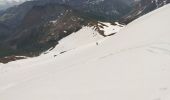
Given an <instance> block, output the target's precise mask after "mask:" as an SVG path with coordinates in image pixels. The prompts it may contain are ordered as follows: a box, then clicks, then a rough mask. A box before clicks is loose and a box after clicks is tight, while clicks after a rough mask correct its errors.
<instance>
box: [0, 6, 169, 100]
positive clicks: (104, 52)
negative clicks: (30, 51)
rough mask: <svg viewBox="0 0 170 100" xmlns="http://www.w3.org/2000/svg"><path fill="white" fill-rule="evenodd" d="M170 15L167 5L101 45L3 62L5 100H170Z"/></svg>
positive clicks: (0, 98)
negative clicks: (7, 62)
mask: <svg viewBox="0 0 170 100" xmlns="http://www.w3.org/2000/svg"><path fill="white" fill-rule="evenodd" d="M169 18H170V5H167V6H164V7H163V8H160V9H158V10H156V11H154V12H151V13H149V14H147V15H145V16H143V17H141V18H139V19H137V20H135V21H134V22H132V23H130V24H129V25H127V26H126V27H125V28H124V29H123V30H122V31H121V32H119V33H117V34H115V35H113V36H111V37H108V38H101V39H98V40H97V43H98V44H96V42H91V41H90V42H89V43H87V44H83V46H78V47H75V46H74V47H75V48H73V49H71V50H68V51H67V52H64V53H63V52H62V53H61V54H59V55H56V56H55V57H54V55H55V53H56V52H55V50H56V48H57V47H56V48H55V49H53V50H52V51H51V52H50V53H48V54H43V55H41V56H40V57H37V58H30V59H26V60H20V61H16V62H11V63H9V64H6V65H2V64H1V65H0V100H170V28H169V26H170V19H169ZM87 32H88V31H87ZM73 37H74V38H76V39H77V38H79V37H78V36H73ZM74 38H70V41H71V39H72V41H75V40H73V39H74ZM99 38H100V37H99ZM68 39H69V38H68ZM82 41H84V40H82ZM70 43H72V42H70ZM75 43H76V41H75ZM68 45H69V44H68Z"/></svg>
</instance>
